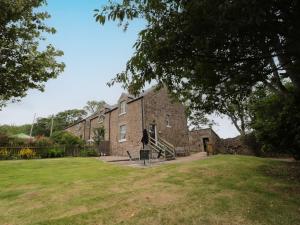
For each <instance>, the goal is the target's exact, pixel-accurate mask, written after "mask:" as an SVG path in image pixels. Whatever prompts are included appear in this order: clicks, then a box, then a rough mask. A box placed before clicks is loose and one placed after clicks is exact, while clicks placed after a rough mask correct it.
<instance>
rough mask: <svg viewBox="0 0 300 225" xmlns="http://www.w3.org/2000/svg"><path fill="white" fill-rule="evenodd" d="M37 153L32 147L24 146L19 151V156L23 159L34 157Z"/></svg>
mask: <svg viewBox="0 0 300 225" xmlns="http://www.w3.org/2000/svg"><path fill="white" fill-rule="evenodd" d="M35 155H36V154H35V152H34V151H33V150H32V149H30V148H23V149H21V150H20V152H19V156H20V158H21V159H33V158H34V157H35Z"/></svg>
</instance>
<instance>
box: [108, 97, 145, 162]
mask: <svg viewBox="0 0 300 225" xmlns="http://www.w3.org/2000/svg"><path fill="white" fill-rule="evenodd" d="M141 102H142V101H141V99H138V100H136V101H134V102H131V103H129V104H127V109H126V113H125V114H123V115H120V113H119V109H116V110H113V111H111V112H110V113H109V114H110V116H111V118H110V150H111V155H119V156H127V153H126V151H129V152H130V154H131V155H132V156H133V157H137V156H138V154H139V150H140V149H141V146H142V145H141V138H142V105H141ZM121 125H126V141H122V142H120V137H119V130H120V126H121Z"/></svg>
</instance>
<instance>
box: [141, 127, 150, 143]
mask: <svg viewBox="0 0 300 225" xmlns="http://www.w3.org/2000/svg"><path fill="white" fill-rule="evenodd" d="M141 142H142V143H143V148H144V147H145V145H148V143H149V136H148V132H147V130H146V129H144V130H143V137H142V140H141Z"/></svg>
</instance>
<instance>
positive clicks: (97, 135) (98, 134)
mask: <svg viewBox="0 0 300 225" xmlns="http://www.w3.org/2000/svg"><path fill="white" fill-rule="evenodd" d="M93 132H94V137H93V141H94V142H95V143H96V144H97V145H99V144H100V142H101V141H103V140H104V135H105V128H104V127H103V126H101V127H98V128H95V129H94V130H93Z"/></svg>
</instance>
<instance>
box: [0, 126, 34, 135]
mask: <svg viewBox="0 0 300 225" xmlns="http://www.w3.org/2000/svg"><path fill="white" fill-rule="evenodd" d="M30 127H31V125H30V124H25V125H21V126H15V125H2V126H0V133H4V134H7V135H15V134H20V133H24V134H29V133H30Z"/></svg>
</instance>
